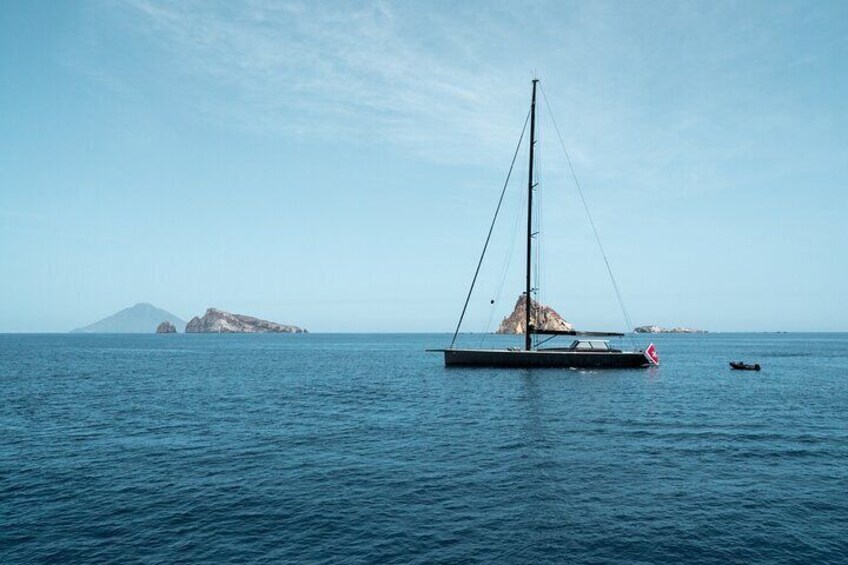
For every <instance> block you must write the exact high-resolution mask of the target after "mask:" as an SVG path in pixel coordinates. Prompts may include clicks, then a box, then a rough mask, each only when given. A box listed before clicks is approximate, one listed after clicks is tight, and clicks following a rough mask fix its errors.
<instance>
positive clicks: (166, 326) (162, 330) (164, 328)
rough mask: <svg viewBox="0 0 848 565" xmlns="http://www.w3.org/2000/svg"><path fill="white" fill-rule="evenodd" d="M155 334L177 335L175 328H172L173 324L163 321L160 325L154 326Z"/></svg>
mask: <svg viewBox="0 0 848 565" xmlns="http://www.w3.org/2000/svg"><path fill="white" fill-rule="evenodd" d="M156 333H158V334H175V333H177V328H176V326H174V324H172V323H171V322H169V321H168V320H165V321H164V322H162V323H161V324H159V325H158V326H156Z"/></svg>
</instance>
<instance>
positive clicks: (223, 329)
mask: <svg viewBox="0 0 848 565" xmlns="http://www.w3.org/2000/svg"><path fill="white" fill-rule="evenodd" d="M185 331H186V333H187V334H188V333H288V334H299V333H308V332H307V331H306V330H305V329H303V328H300V327H297V326H287V325H283V324H277V323H275V322H269V321H268V320H260V319H259V318H254V317H253V316H244V315H242V314H231V313H229V312H224V311H223V310H218V309H216V308H209V309H208V310H206V314H204V315H203V316H202V317H199V318H198V317H194V318H192V319H191V320H189V322H188V324H186V329H185Z"/></svg>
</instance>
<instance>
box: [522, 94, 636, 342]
mask: <svg viewBox="0 0 848 565" xmlns="http://www.w3.org/2000/svg"><path fill="white" fill-rule="evenodd" d="M539 86H540V87H541V91H542V98H543V99H544V100H545V107H546V108H547V109H548V114H549V115H550V116H551V123H553V125H554V130H555V131H556V134H557V137H558V138H559V144H560V147H562V152H563V153H565V160H566V161H567V162H568V168H569V170H570V171H571V177H572V178H573V179H574V185H575V186H576V187H577V193H578V194H579V195H580V200H581V201H582V202H583V209H584V210H585V211H586V216H587V217H588V218H589V225H591V226H592V232H593V233H594V234H595V241H596V242H597V243H598V249H600V251H601V256H602V257H603V258H604V264H605V265H606V267H607V273H609V277H610V281H611V282H612V287H613V289H614V290H615V296H616V298H617V299H618V305H619V306H620V307H621V313H622V314H624V321H625V323H626V324H627V333H631V332H632V331H633V322H632V321H631V320H630V315H629V314H628V313H627V307H626V306H625V305H624V299H623V298H622V297H621V291H620V290H619V289H618V283H616V281H615V276H614V275H613V274H612V267H610V262H609V259H607V253H606V251H605V250H604V246H603V244H602V243H601V236H600V235H598V228H596V227H595V221H594V220H593V219H592V214H591V213H590V212H589V205H588V204H587V203H586V197H585V196H583V189H582V188H580V181H578V180H577V173H575V172H574V166H573V165H572V164H571V157H570V156H569V154H568V150H567V149H566V148H565V142H564V141H563V139H562V134H561V133H560V131H559V126H557V123H556V119H554V113H553V110H551V105H550V103H549V102H548V97H547V95H546V94H545V88H544V87H542V86H541V83H540V85H539Z"/></svg>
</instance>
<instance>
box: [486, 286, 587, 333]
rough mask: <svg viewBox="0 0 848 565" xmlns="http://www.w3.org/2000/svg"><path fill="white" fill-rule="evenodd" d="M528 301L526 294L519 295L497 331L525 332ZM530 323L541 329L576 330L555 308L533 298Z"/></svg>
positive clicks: (531, 300)
mask: <svg viewBox="0 0 848 565" xmlns="http://www.w3.org/2000/svg"><path fill="white" fill-rule="evenodd" d="M526 303H527V302H526V299H525V295H524V294H522V295H521V296H519V297H518V302H516V303H515V308H513V310H512V314H510V315H509V316H507V317H506V318H504V319H503V321H501V325H500V326H498V331H497V332H496V333H499V334H523V333H524V317H525V311H524V310H525V308H526V306H525V305H526ZM530 325H531V326H533V327H535V328H538V329H540V330H557V331H565V332H568V331H572V330H574V326H573V325H572V324H571V323H570V322H566V321H565V320H564V319H563V318H562V316H560V315H559V314H557V313H556V311H555V310H554V309H553V308H551V307H550V306H544V305H542V304H539V303H538V302H536V301H535V300H533V299H532V298H531V299H530Z"/></svg>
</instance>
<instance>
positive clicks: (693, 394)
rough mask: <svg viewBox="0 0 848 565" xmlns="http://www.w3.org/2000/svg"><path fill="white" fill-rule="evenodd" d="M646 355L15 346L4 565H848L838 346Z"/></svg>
mask: <svg viewBox="0 0 848 565" xmlns="http://www.w3.org/2000/svg"><path fill="white" fill-rule="evenodd" d="M466 339H467V340H471V341H473V340H474V339H476V336H466ZM653 339H654V341H655V342H656V343H657V345H658V347H659V350H660V354H661V356H662V363H663V364H662V365H661V366H660V367H658V368H654V369H650V370H629V371H605V372H604V371H601V372H581V371H569V370H550V369H549V370H488V369H448V368H445V367H444V366H443V362H442V358H441V356H440V355H439V354H433V353H425V352H424V349H425V348H426V347H438V346H444V345H445V344H446V343H447V340H448V338H447V337H446V336H444V335H320V334H314V335H131V336H127V335H3V336H0V399H1V400H0V525H2V527H0V563H4V564H9V563H37V562H52V563H80V562H87V563H90V562H114V563H178V562H194V563H234V562H269V563H285V562H289V563H293V562H298V563H546V562H561V563H562V562H568V563H612V562H621V563H678V562H686V563H727V562H744V563H845V562H846V561H848V334H818V335H816V334H806V335H802V334H785V335H777V334H770V335H766V334H735V335H734V334H714V335H713V334H711V335H696V336H687V335H664V336H655V337H653ZM645 341H647V340H645ZM731 359H743V360H745V361H748V362H759V363H760V364H762V366H763V370H762V372H760V373H748V372H736V371H731V370H729V368H728V366H727V362H728V361H729V360H731Z"/></svg>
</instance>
